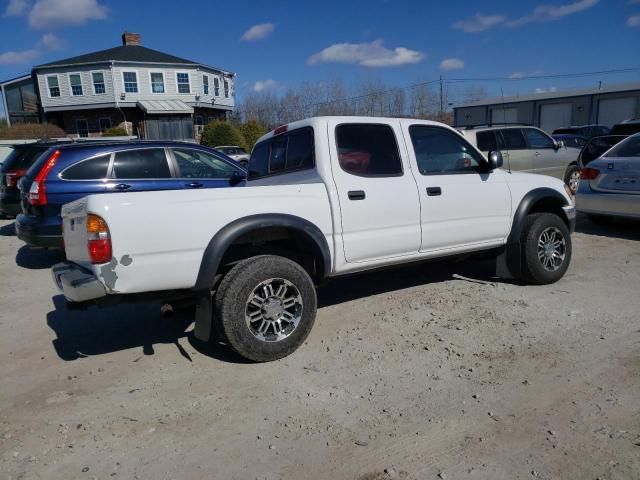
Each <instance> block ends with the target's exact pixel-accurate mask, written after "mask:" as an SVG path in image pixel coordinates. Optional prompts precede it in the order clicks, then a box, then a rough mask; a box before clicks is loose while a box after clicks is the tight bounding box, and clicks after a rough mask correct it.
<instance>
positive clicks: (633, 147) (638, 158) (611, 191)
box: [576, 133, 640, 223]
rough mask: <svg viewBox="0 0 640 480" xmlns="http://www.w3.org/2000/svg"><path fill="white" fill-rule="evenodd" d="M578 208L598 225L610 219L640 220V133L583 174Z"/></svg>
mask: <svg viewBox="0 0 640 480" xmlns="http://www.w3.org/2000/svg"><path fill="white" fill-rule="evenodd" d="M576 208H577V210H578V211H580V212H583V213H586V214H587V216H588V217H589V219H591V220H592V221H593V222H595V223H600V222H603V221H607V220H609V219H610V218H611V217H628V218H638V219H640V133H636V134H635V135H632V136H630V137H627V138H626V139H624V140H622V141H620V142H619V143H617V144H616V145H615V146H613V148H611V149H609V150H607V151H606V152H605V153H604V154H603V155H601V156H600V157H599V158H597V159H595V160H592V161H591V162H589V163H588V166H587V167H585V168H583V169H582V170H581V174H580V188H579V189H578V193H577V194H576Z"/></svg>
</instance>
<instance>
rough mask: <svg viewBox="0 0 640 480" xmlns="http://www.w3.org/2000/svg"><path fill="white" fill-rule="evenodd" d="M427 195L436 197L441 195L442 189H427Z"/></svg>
mask: <svg viewBox="0 0 640 480" xmlns="http://www.w3.org/2000/svg"><path fill="white" fill-rule="evenodd" d="M427 195H429V196H430V197H437V196H438V195H442V189H441V188H440V187H427Z"/></svg>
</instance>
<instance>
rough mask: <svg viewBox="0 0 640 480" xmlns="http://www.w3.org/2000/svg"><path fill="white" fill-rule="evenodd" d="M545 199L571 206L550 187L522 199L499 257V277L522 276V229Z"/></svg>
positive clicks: (536, 189) (497, 266)
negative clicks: (537, 205) (528, 216)
mask: <svg viewBox="0 0 640 480" xmlns="http://www.w3.org/2000/svg"><path fill="white" fill-rule="evenodd" d="M545 198H552V199H554V200H556V201H557V202H558V203H559V204H560V205H561V206H566V205H568V204H569V203H568V202H567V199H566V198H565V197H564V195H562V194H561V193H560V192H558V191H557V190H554V189H553V188H549V187H540V188H535V189H533V190H531V191H529V192H527V194H526V195H525V196H524V197H522V200H520V204H519V205H518V208H516V213H515V214H514V215H513V222H512V223H511V232H510V233H509V237H508V238H507V244H506V245H505V247H504V248H503V250H502V252H501V253H500V255H498V258H497V261H496V274H497V275H498V276H499V277H502V278H519V277H520V275H521V274H522V245H521V243H520V238H521V236H522V229H523V228H524V223H525V221H526V219H527V215H529V212H531V209H532V208H533V206H534V205H535V204H536V203H537V202H538V201H540V200H542V199H545ZM563 220H564V221H565V222H567V224H569V219H567V218H566V217H565V218H563Z"/></svg>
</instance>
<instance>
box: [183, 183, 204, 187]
mask: <svg viewBox="0 0 640 480" xmlns="http://www.w3.org/2000/svg"><path fill="white" fill-rule="evenodd" d="M185 187H188V188H201V187H202V184H201V183H200V182H191V183H187V184H186V185H185Z"/></svg>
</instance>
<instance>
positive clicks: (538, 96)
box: [453, 83, 640, 110]
mask: <svg viewBox="0 0 640 480" xmlns="http://www.w3.org/2000/svg"><path fill="white" fill-rule="evenodd" d="M630 90H638V91H640V83H625V84H617V85H603V86H602V87H600V88H598V87H593V88H580V89H575V90H564V91H556V92H541V93H532V94H527V95H519V96H511V97H504V98H501V97H497V98H490V99H487V100H481V101H479V102H473V103H467V104H464V105H459V106H455V107H453V108H454V110H457V109H458V108H466V107H482V106H487V105H501V104H505V103H518V102H531V101H534V100H549V99H555V98H564V97H579V96H583V95H595V94H601V93H615V92H628V91H630Z"/></svg>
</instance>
